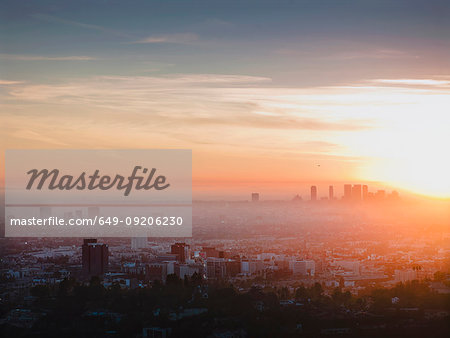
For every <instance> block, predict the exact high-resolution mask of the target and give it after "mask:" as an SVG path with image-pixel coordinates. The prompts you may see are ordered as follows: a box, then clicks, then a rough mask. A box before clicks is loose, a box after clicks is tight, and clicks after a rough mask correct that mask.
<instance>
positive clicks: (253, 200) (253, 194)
mask: <svg viewBox="0 0 450 338" xmlns="http://www.w3.org/2000/svg"><path fill="white" fill-rule="evenodd" d="M258 201H259V193H257V192H254V193H252V202H258Z"/></svg>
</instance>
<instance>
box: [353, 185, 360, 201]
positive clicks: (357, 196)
mask: <svg viewBox="0 0 450 338" xmlns="http://www.w3.org/2000/svg"><path fill="white" fill-rule="evenodd" d="M361 196H362V195H361V184H355V185H353V188H352V200H354V201H361Z"/></svg>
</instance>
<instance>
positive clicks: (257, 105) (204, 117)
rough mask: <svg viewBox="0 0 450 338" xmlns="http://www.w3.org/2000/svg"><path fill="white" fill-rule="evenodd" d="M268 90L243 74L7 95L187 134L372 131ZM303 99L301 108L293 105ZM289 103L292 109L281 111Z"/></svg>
mask: <svg viewBox="0 0 450 338" xmlns="http://www.w3.org/2000/svg"><path fill="white" fill-rule="evenodd" d="M268 85H270V79H268V78H265V77H255V76H245V75H220V74H178V75H172V76H164V77H156V76H153V77H152V76H148V77H146V76H135V77H121V76H102V77H95V78H90V79H82V80H76V81H73V82H70V83H66V84H58V85H24V86H22V87H20V88H15V89H11V90H10V91H9V95H10V96H11V97H13V98H14V99H16V100H17V99H19V100H23V101H24V102H40V103H45V104H58V105H69V106H73V107H77V106H78V105H82V106H88V107H91V108H93V107H95V108H96V109H97V110H104V111H109V112H111V111H121V112H127V116H130V114H138V115H142V114H150V115H151V119H149V121H148V123H150V121H151V123H152V124H160V123H163V124H167V123H169V121H170V123H171V124H173V125H178V126H181V125H183V126H184V128H186V129H188V128H192V129H197V128H201V127H202V126H206V125H216V126H229V127H233V128H234V127H241V128H250V129H284V130H311V131H320V130H334V131H351V130H361V129H366V128H370V127H371V125H370V122H369V121H366V120H361V119H348V118H344V119H341V120H339V119H336V118H321V117H320V116H317V114H316V116H314V114H311V113H310V112H307V111H306V110H307V109H305V107H306V106H307V103H306V100H308V96H307V95H306V94H307V93H303V92H302V91H300V90H296V89H292V88H291V89H288V88H269V87H267V86H268ZM302 100H304V101H305V102H303V104H305V107H302V105H301V104H298V103H299V102H301V101H302ZM289 101H293V102H296V103H297V106H294V107H292V108H283V107H282V104H283V103H285V102H289ZM260 112H266V113H265V114H260ZM145 123H147V122H145Z"/></svg>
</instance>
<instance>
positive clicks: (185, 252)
mask: <svg viewBox="0 0 450 338" xmlns="http://www.w3.org/2000/svg"><path fill="white" fill-rule="evenodd" d="M170 253H171V254H175V255H177V260H178V261H179V262H181V263H185V262H186V259H189V258H190V257H189V256H190V251H189V245H188V244H186V243H175V244H173V245H172V246H171V247H170Z"/></svg>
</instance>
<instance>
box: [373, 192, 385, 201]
mask: <svg viewBox="0 0 450 338" xmlns="http://www.w3.org/2000/svg"><path fill="white" fill-rule="evenodd" d="M385 197H386V191H384V190H377V192H376V193H375V199H376V200H384V198H385Z"/></svg>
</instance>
